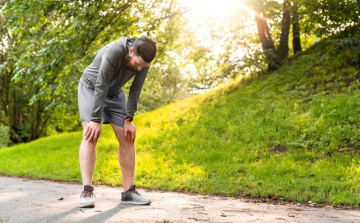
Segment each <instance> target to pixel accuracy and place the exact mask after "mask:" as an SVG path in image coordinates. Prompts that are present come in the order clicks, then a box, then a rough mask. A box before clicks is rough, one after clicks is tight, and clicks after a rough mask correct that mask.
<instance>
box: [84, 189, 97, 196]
mask: <svg viewBox="0 0 360 223" xmlns="http://www.w3.org/2000/svg"><path fill="white" fill-rule="evenodd" d="M93 191H94V190H93V189H90V190H84V191H83V192H82V196H83V197H91V196H95V194H93Z"/></svg>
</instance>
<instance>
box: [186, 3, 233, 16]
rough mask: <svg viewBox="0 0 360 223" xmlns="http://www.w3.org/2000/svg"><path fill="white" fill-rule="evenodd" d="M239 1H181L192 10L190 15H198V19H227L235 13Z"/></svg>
mask: <svg viewBox="0 0 360 223" xmlns="http://www.w3.org/2000/svg"><path fill="white" fill-rule="evenodd" d="M238 2H239V1H238V0H222V1H218V0H179V3H180V4H183V5H185V6H187V7H189V8H190V12H189V14H193V15H196V16H197V17H203V18H206V17H212V18H214V17H226V16H228V15H229V14H231V13H232V12H234V9H235V6H236V5H237V3H238Z"/></svg>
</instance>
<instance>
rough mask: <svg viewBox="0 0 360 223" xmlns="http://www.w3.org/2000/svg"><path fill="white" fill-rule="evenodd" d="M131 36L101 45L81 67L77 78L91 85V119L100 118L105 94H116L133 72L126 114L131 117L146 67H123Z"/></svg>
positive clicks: (144, 77)
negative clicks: (136, 69) (138, 69)
mask: <svg viewBox="0 0 360 223" xmlns="http://www.w3.org/2000/svg"><path fill="white" fill-rule="evenodd" d="M134 41H135V40H134V39H133V38H127V37H121V38H120V39H118V40H116V41H114V42H111V43H109V44H108V45H106V46H104V47H103V48H102V49H101V50H100V51H99V52H98V53H97V55H96V57H95V59H94V60H93V62H92V63H91V64H90V65H89V66H88V67H87V68H85V70H84V73H83V75H82V77H81V79H80V82H81V83H82V84H84V85H85V86H86V87H88V88H90V89H94V99H93V100H94V106H93V110H92V115H91V121H95V122H101V119H102V112H103V109H104V102H105V99H106V96H112V95H118V94H119V93H120V92H121V91H122V90H123V89H122V87H123V86H124V85H125V84H126V83H127V82H128V81H129V80H130V79H131V78H132V77H134V76H135V78H134V80H133V81H132V83H131V86H130V92H129V97H128V102H127V111H126V116H129V117H134V114H135V112H136V110H137V104H138V102H139V97H140V92H141V90H142V87H143V85H144V81H145V79H146V76H147V73H148V70H149V68H148V67H147V68H144V69H142V71H133V70H131V69H129V68H127V67H126V65H125V56H126V55H127V54H128V53H129V49H130V47H131V46H132V44H133V43H134Z"/></svg>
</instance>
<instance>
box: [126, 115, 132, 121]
mask: <svg viewBox="0 0 360 223" xmlns="http://www.w3.org/2000/svg"><path fill="white" fill-rule="evenodd" d="M125 121H128V122H132V121H133V117H130V116H126V117H125Z"/></svg>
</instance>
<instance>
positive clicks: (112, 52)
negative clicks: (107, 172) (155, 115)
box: [78, 37, 157, 207]
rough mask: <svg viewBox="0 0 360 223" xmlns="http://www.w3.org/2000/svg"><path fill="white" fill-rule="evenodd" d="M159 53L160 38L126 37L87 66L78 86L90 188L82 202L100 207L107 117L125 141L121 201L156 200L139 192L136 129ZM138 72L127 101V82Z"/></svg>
mask: <svg viewBox="0 0 360 223" xmlns="http://www.w3.org/2000/svg"><path fill="white" fill-rule="evenodd" d="M156 53H157V49H156V43H155V42H154V41H153V40H152V39H150V38H148V37H141V38H139V39H137V40H135V39H133V38H127V37H121V38H120V39H118V40H116V41H114V42H111V43H109V44H108V45H106V46H105V47H103V48H102V49H101V50H100V51H99V52H98V53H97V55H96V57H95V59H94V61H93V62H92V63H91V64H90V65H89V66H88V67H87V68H86V69H85V70H84V73H83V75H82V77H81V79H80V83H79V88H78V100H79V101H78V103H79V112H80V117H81V121H82V123H83V139H82V142H81V145H80V151H79V156H80V169H81V176H82V182H83V185H84V191H83V192H82V193H81V195H80V205H79V206H80V207H94V206H95V201H94V194H93V191H94V188H93V187H92V177H93V173H94V167H95V160H96V151H95V147H96V143H97V141H98V138H99V137H100V133H101V121H102V120H103V123H110V124H111V126H112V129H113V130H114V133H115V135H116V138H117V140H118V141H119V156H118V159H119V164H120V166H121V172H122V177H123V187H124V192H122V193H121V202H122V203H130V204H150V203H151V200H150V199H147V198H144V197H142V196H141V195H140V194H139V193H138V192H137V190H136V187H135V185H134V171H135V146H134V142H135V137H136V128H135V126H134V124H133V123H132V120H133V117H134V113H135V112H136V110H137V104H138V101H139V96H140V92H141V89H142V87H143V84H144V81H145V78H146V75H147V73H148V70H149V66H150V63H151V61H152V60H153V59H154V58H155V56H156ZM133 77H134V79H133V81H132V83H131V87H130V92H129V98H128V101H127V104H126V97H125V94H124V91H123V89H122V87H123V86H124V85H125V84H126V83H127V82H128V81H129V80H130V79H131V78H133Z"/></svg>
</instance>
